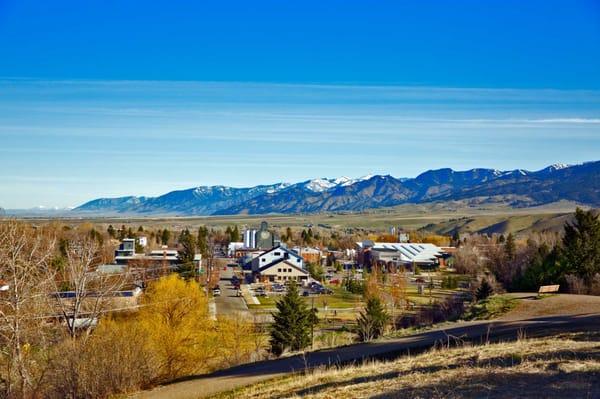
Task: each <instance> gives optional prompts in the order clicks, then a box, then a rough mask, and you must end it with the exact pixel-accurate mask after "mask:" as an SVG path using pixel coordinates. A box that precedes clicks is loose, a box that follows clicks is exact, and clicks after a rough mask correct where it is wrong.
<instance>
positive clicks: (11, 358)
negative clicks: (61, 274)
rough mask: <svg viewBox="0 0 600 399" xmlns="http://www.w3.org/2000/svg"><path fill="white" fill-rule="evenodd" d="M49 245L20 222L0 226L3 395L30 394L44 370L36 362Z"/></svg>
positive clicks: (40, 341) (42, 327)
mask: <svg viewBox="0 0 600 399" xmlns="http://www.w3.org/2000/svg"><path fill="white" fill-rule="evenodd" d="M53 246H54V242H53V240H51V239H49V238H48V237H46V236H45V235H43V234H39V233H36V232H34V231H33V229H32V228H31V227H29V226H26V225H25V224H22V223H18V222H15V221H8V222H6V223H1V224H0V278H1V279H3V280H4V282H5V283H4V284H5V287H7V288H5V290H4V291H1V292H0V348H1V349H2V353H1V354H0V356H1V357H2V358H5V359H6V362H1V363H3V364H4V367H6V369H5V370H3V374H4V378H3V379H4V386H3V387H2V389H3V390H4V393H5V394H6V397H27V396H31V395H32V394H33V393H32V392H33V391H35V389H36V387H37V386H38V384H39V381H40V379H41V376H42V375H43V372H42V371H41V370H40V368H41V365H40V362H38V361H36V359H35V353H37V351H35V349H36V347H37V346H40V345H44V344H45V342H44V341H45V335H44V330H45V325H46V318H45V316H46V315H47V312H48V309H47V307H46V306H45V305H46V304H47V301H46V299H47V293H48V288H49V287H48V279H47V273H46V270H47V268H48V264H49V261H50V258H51V256H52V252H53Z"/></svg>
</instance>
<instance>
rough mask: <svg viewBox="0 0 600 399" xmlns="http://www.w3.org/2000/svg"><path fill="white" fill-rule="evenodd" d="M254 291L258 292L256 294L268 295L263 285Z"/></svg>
mask: <svg viewBox="0 0 600 399" xmlns="http://www.w3.org/2000/svg"><path fill="white" fill-rule="evenodd" d="M254 293H255V294H256V296H267V292H266V291H265V289H264V288H263V287H258V288H257V289H255V290H254Z"/></svg>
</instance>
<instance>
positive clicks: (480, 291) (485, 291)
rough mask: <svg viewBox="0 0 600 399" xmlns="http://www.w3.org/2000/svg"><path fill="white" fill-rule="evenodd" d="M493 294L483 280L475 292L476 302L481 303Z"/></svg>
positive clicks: (488, 284)
mask: <svg viewBox="0 0 600 399" xmlns="http://www.w3.org/2000/svg"><path fill="white" fill-rule="evenodd" d="M493 292H494V289H493V288H492V286H491V285H490V283H488V281H487V280H486V279H483V280H481V284H479V287H478V288H477V291H475V298H477V300H478V301H481V300H483V299H486V298H488V297H489V296H490V295H492V293H493Z"/></svg>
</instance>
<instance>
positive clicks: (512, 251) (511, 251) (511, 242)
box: [504, 233, 517, 260]
mask: <svg viewBox="0 0 600 399" xmlns="http://www.w3.org/2000/svg"><path fill="white" fill-rule="evenodd" d="M504 252H505V253H506V257H507V258H508V260H513V259H515V256H516V254H517V247H516V245H515V237H514V236H513V235H512V233H509V234H508V236H507V237H506V242H505V243H504Z"/></svg>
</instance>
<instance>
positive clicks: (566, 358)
mask: <svg viewBox="0 0 600 399" xmlns="http://www.w3.org/2000/svg"><path fill="white" fill-rule="evenodd" d="M300 397H302V398H335V399H346V398H381V399H383V398H411V399H412V398H517V397H519V398H540V397H543V398H566V397H571V398H599V397H600V333H598V332H590V333H578V334H564V335H558V336H554V337H551V338H543V339H527V338H526V337H523V338H522V339H519V340H518V341H516V342H510V343H497V344H488V345H483V346H464V347H459V348H451V349H448V348H438V349H436V350H432V351H430V352H428V353H424V354H421V355H417V356H412V357H404V358H401V359H398V360H396V361H392V362H372V363H368V364H364V365H360V366H347V367H343V368H332V369H317V370H313V371H310V372H308V373H306V374H301V375H294V376H291V377H286V378H281V379H276V380H271V381H267V382H265V383H261V384H257V385H252V386H249V387H246V388H243V389H239V390H236V391H232V392H228V393H225V394H221V395H219V396H217V398H220V399H223V398H236V399H244V398H245V399H251V398H253V399H258V398H300Z"/></svg>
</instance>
